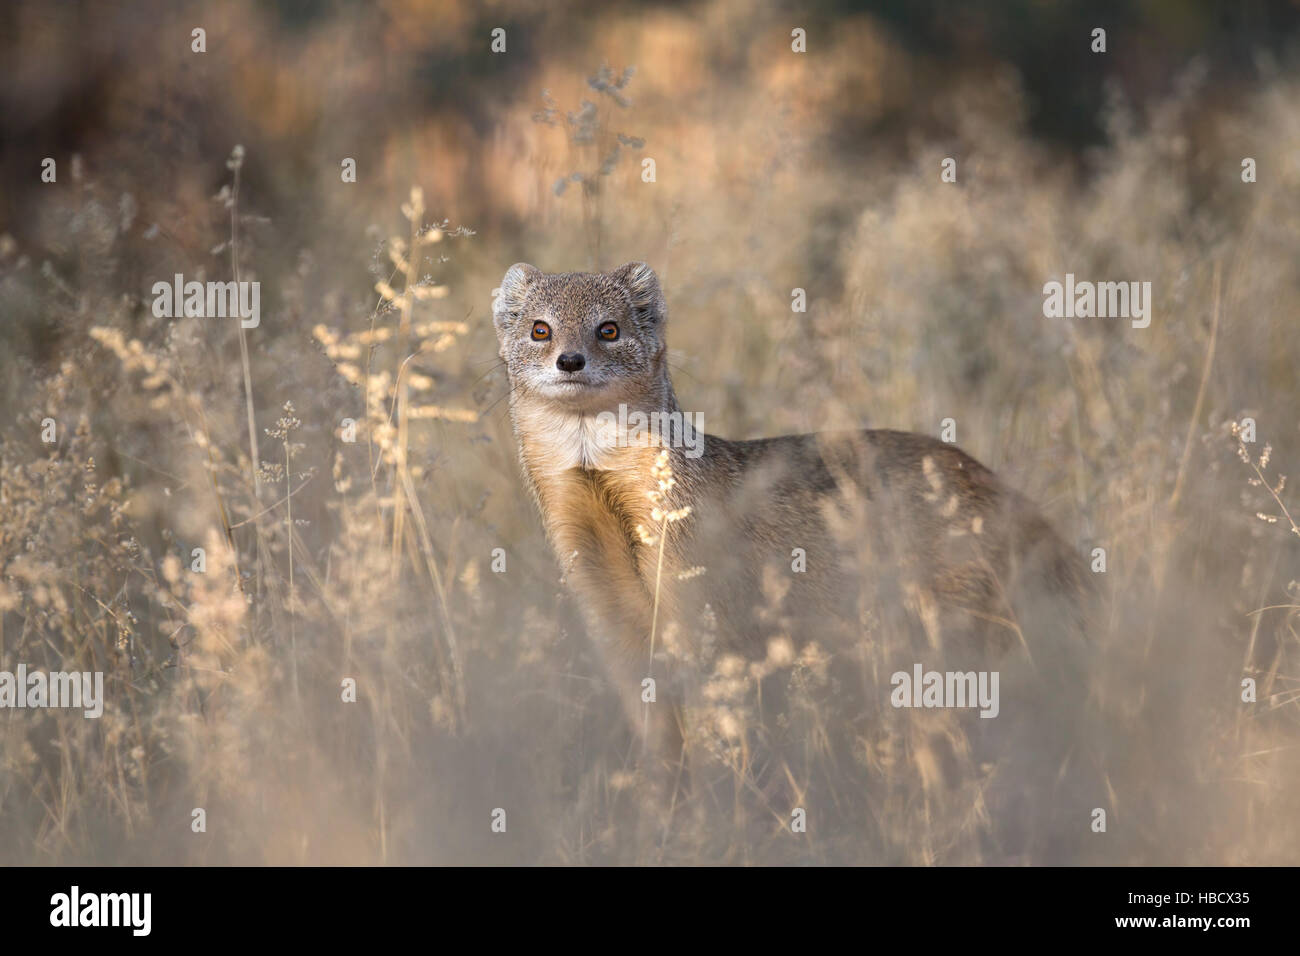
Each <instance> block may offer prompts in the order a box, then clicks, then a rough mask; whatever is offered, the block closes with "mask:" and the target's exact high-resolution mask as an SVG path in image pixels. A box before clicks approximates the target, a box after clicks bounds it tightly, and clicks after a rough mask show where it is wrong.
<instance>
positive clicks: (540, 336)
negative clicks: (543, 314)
mask: <svg viewBox="0 0 1300 956" xmlns="http://www.w3.org/2000/svg"><path fill="white" fill-rule="evenodd" d="M550 337H551V327H550V326H549V325H547V324H546V323H545V322H534V323H533V341H534V342H545V341H546V340H547V339H549V338H550Z"/></svg>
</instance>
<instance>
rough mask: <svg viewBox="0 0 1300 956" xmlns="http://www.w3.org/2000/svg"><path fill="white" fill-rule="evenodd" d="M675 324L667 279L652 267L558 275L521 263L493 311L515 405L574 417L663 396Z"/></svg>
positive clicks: (641, 265) (640, 265) (509, 273)
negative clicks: (668, 330) (669, 325)
mask: <svg viewBox="0 0 1300 956" xmlns="http://www.w3.org/2000/svg"><path fill="white" fill-rule="evenodd" d="M667 317H668V309H667V304H666V303H665V302H664V296H663V291H662V290H661V289H660V287H659V277H658V276H656V275H655V274H654V270H652V269H651V268H650V267H649V266H647V265H646V264H645V263H644V262H629V263H627V264H626V265H624V266H620V267H619V268H617V269H615V270H613V271H612V272H605V273H587V272H563V273H553V274H548V273H543V272H541V271H540V270H538V269H536V268H534V267H533V266H530V265H528V264H527V263H524V262H520V263H516V264H515V265H513V266H511V267H510V268H509V270H507V272H506V274H505V278H504V279H502V280H501V288H500V290H499V292H498V294H497V296H496V301H495V303H494V305H493V308H492V319H493V324H494V325H495V326H496V332H497V340H498V342H499V343H500V345H501V357H502V358H503V359H505V363H506V370H507V372H508V374H509V376H510V387H511V390H512V393H513V394H514V397H515V400H516V401H519V400H524V401H541V402H545V403H548V404H553V405H557V406H560V407H563V408H565V409H567V410H571V411H592V412H595V411H600V410H604V409H608V408H610V407H611V406H613V405H617V404H618V403H619V402H628V403H633V402H638V403H639V402H644V401H646V400H647V398H650V397H651V396H659V395H661V394H662V393H663V392H664V391H665V390H666V389H667V387H668V384H667V383H668V376H667V369H666V367H665V357H666V354H667V353H666V346H665V344H664V325H665V322H666V321H667ZM651 400H653V399H651Z"/></svg>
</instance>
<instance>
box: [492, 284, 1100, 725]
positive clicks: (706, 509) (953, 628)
mask: <svg viewBox="0 0 1300 956" xmlns="http://www.w3.org/2000/svg"><path fill="white" fill-rule="evenodd" d="M493 320H494V325H495V327H496V332H497V337H498V340H499V343H500V351H501V356H502V358H503V359H504V361H505V363H506V368H507V371H508V375H509V380H510V389H511V391H510V409H511V417H512V420H513V424H514V430H515V434H516V437H517V439H518V442H519V455H520V460H521V463H522V465H523V471H524V474H525V477H526V480H527V483H528V485H529V487H530V489H531V491H532V493H533V495H534V497H535V499H536V501H537V504H538V507H539V508H540V510H541V514H542V519H543V522H544V524H545V527H546V531H547V534H548V536H549V538H550V540H551V542H552V544H553V546H554V548H555V550H556V553H557V555H558V556H559V559H560V562H561V564H562V566H563V567H564V568H565V571H566V574H567V578H568V581H569V583H570V585H571V587H572V589H573V590H574V592H575V593H576V596H577V598H578V600H579V601H580V603H581V605H582V609H583V612H584V613H585V615H586V617H587V619H588V622H589V625H590V630H591V631H592V636H593V638H594V639H595V640H596V642H597V643H598V644H599V645H600V646H601V647H602V648H603V649H604V652H605V653H604V657H605V660H606V662H607V664H608V666H609V667H610V669H611V674H612V676H613V679H614V680H615V682H616V684H617V686H618V692H619V695H620V697H621V698H622V699H623V700H624V702H625V704H626V705H627V707H628V710H629V713H630V714H633V715H635V714H637V713H639V712H640V711H638V710H637V706H638V705H639V704H640V702H641V700H642V698H641V694H642V680H643V679H644V678H645V677H646V676H647V673H648V671H649V668H650V664H651V657H650V653H651V649H650V641H651V635H652V629H653V630H654V631H655V632H656V638H657V640H658V642H659V646H660V647H661V648H665V649H667V650H669V651H672V652H673V653H675V654H676V655H677V656H678V657H680V658H685V659H687V660H689V659H692V657H700V656H702V655H703V654H704V653H705V651H706V648H704V647H703V646H702V645H703V644H705V643H708V644H710V645H711V646H713V647H716V648H718V649H726V650H728V651H730V652H736V653H740V654H745V653H746V652H749V653H750V654H751V656H755V655H756V656H760V657H761V655H762V654H763V653H764V651H765V648H766V646H767V642H768V641H769V640H771V639H772V638H773V637H776V636H781V637H784V638H791V639H793V640H794V641H799V640H808V639H820V640H828V639H829V635H830V634H832V633H839V634H842V635H844V636H846V637H847V639H848V640H853V639H858V640H861V639H863V636H864V632H865V631H867V630H871V629H873V628H874V629H876V631H877V632H879V633H883V632H881V631H880V629H881V628H886V629H893V630H891V631H889V633H895V632H896V631H897V630H898V629H907V630H909V631H910V632H911V633H913V634H915V635H917V637H916V639H915V640H914V642H913V646H922V647H927V648H930V649H932V650H933V649H936V648H939V647H940V646H942V647H944V648H946V649H947V650H946V651H945V653H947V654H948V658H949V659H956V660H962V661H968V660H973V659H975V658H976V657H978V655H979V654H980V653H984V654H986V655H987V653H988V648H990V647H993V648H998V647H1002V648H1005V647H1007V646H1009V645H1011V644H1014V643H1017V642H1019V643H1021V644H1023V645H1028V644H1030V643H1032V642H1033V641H1035V640H1041V639H1042V637H1043V634H1042V631H1043V630H1044V629H1058V628H1063V627H1065V626H1067V625H1068V624H1070V623H1072V622H1073V619H1075V618H1078V617H1079V615H1080V614H1081V613H1082V612H1081V610H1080V608H1081V602H1080V601H1079V600H1078V597H1079V595H1081V594H1082V592H1083V591H1085V590H1086V584H1085V582H1084V580H1083V578H1084V574H1083V571H1082V569H1081V567H1080V562H1079V561H1078V559H1077V558H1076V556H1075V555H1074V554H1073V553H1072V552H1071V550H1070V549H1069V548H1068V547H1067V546H1066V545H1065V544H1064V543H1063V542H1062V541H1061V539H1060V538H1059V537H1058V536H1057V535H1056V533H1055V532H1054V531H1053V530H1052V529H1051V527H1050V526H1049V525H1048V523H1047V522H1046V521H1045V520H1044V519H1043V518H1042V517H1041V516H1040V515H1039V513H1038V512H1037V510H1036V509H1035V508H1034V507H1033V505H1032V504H1030V503H1029V502H1028V501H1027V500H1026V499H1024V498H1023V497H1021V496H1020V495H1018V494H1017V493H1016V492H1014V491H1011V490H1010V489H1008V488H1006V487H1005V486H1003V485H1002V484H1001V483H1000V482H999V481H998V480H997V478H996V477H995V476H994V475H993V473H992V472H990V471H989V470H988V469H987V468H985V467H984V466H983V465H981V464H980V463H979V462H977V461H975V460H974V459H973V458H971V457H970V456H968V455H967V454H965V453H964V452H962V451H960V450H959V449H958V448H956V447H955V446H953V445H951V444H945V443H943V442H941V441H939V440H937V439H933V438H928V437H925V436H923V435H918V434H911V433H904V432H897V431H887V430H866V431H859V432H850V433H829V434H813V435H789V436H784V437H780V438H765V439H757V440H752V441H728V440H725V439H721V438H716V437H714V436H712V435H707V434H703V433H702V432H699V431H698V430H697V429H696V428H695V426H694V424H693V422H694V417H693V416H691V415H683V414H682V410H681V409H680V407H679V405H678V402H677V398H676V396H675V394H674V392H673V387H672V383H671V381H670V380H669V375H668V364H667V348H666V344H665V324H666V321H667V306H666V303H665V300H664V295H663V292H662V290H661V288H660V283H659V279H658V277H657V276H656V275H655V273H654V272H653V271H652V270H651V269H650V268H649V267H648V266H647V265H645V264H644V263H639V262H632V263H628V264H627V265H624V266H622V267H620V268H618V269H615V270H613V271H612V272H608V273H604V274H587V273H563V274H544V273H542V272H540V271H539V270H538V269H536V268H534V267H533V266H530V265H527V264H524V263H519V264H516V265H514V266H511V267H510V269H509V270H508V271H507V272H506V274H505V278H504V279H503V280H502V282H501V287H500V290H499V291H498V293H497V296H496V301H495V304H494V308H493ZM646 423H650V424H652V425H653V424H658V425H659V426H666V431H667V432H668V434H664V433H663V432H664V430H665V428H664V427H661V428H659V429H658V430H657V432H658V433H657V434H655V433H654V432H655V431H656V429H653V428H650V429H647V428H645V427H643V426H644V425H645V424H646ZM674 429H675V431H674ZM647 432H651V434H647ZM661 447H666V448H667V449H668V455H669V457H668V461H669V464H670V467H671V470H672V473H673V476H674V482H675V483H674V484H673V485H672V486H671V488H669V489H668V490H667V492H666V493H665V495H664V496H663V500H662V501H661V502H659V510H655V509H656V502H654V501H652V500H651V497H650V496H649V495H648V492H651V491H654V490H655V489H656V479H655V477H654V475H653V474H652V470H653V468H654V465H655V461H656V457H657V456H658V454H659V453H660V451H661ZM673 511H676V512H678V514H677V515H675V516H674V517H681V520H678V521H675V522H673V523H671V524H668V525H667V526H666V537H665V541H664V554H663V562H662V565H661V564H660V561H659V556H660V549H659V546H658V542H657V541H656V540H655V539H656V536H657V535H658V534H659V533H660V532H661V531H662V530H664V528H665V526H664V522H663V520H662V519H663V515H664V513H665V512H673ZM647 532H648V533H647ZM701 568H702V569H703V571H702V572H701V571H700V570H699V569H701ZM1035 605H1038V606H1039V609H1040V610H1041V609H1043V608H1046V609H1047V610H1046V611H1045V612H1044V613H1040V614H1038V615H1037V617H1035V618H1034V620H1035V621H1036V622H1037V623H1035V624H1034V627H1035V628H1036V629H1037V631H1036V632H1035V633H1030V632H1029V628H1028V627H1027V625H1026V621H1027V620H1028V619H1029V618H1030V616H1031V615H1032V612H1033V610H1034V606H1035ZM967 651H968V652H969V653H966V652H967ZM954 654H955V658H954ZM963 655H964V656H963ZM981 659H986V658H981ZM900 664H901V665H902V666H907V667H910V666H911V664H910V663H907V662H900ZM659 710H660V712H663V711H665V708H659ZM637 722H638V724H639V723H640V720H639V719H638V721H637ZM650 734H651V736H652V737H655V738H656V739H655V741H652V746H653V745H656V744H658V743H662V742H663V741H664V740H665V739H667V738H669V737H671V735H672V728H671V727H669V726H667V721H666V719H664V720H660V721H659V722H658V723H657V724H656V725H655V727H654V728H653V729H651V730H650Z"/></svg>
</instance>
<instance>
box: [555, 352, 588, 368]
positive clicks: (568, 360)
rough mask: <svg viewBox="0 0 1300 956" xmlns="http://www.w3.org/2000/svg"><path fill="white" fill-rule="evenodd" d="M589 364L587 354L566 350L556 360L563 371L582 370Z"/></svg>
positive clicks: (556, 365) (557, 366)
mask: <svg viewBox="0 0 1300 956" xmlns="http://www.w3.org/2000/svg"><path fill="white" fill-rule="evenodd" d="M586 364H587V356H585V355H583V354H582V353H581V352H564V353H562V354H561V355H560V357H559V358H557V359H556V360H555V367H556V368H558V369H559V370H560V371H561V372H581V371H582V369H583V368H584V367H585V366H586Z"/></svg>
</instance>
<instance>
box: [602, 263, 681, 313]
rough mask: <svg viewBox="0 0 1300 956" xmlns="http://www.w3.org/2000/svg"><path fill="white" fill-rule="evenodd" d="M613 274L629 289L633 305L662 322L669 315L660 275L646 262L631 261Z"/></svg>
mask: <svg viewBox="0 0 1300 956" xmlns="http://www.w3.org/2000/svg"><path fill="white" fill-rule="evenodd" d="M611 275H612V276H613V277H614V279H616V280H617V281H618V282H619V283H620V284H621V285H622V286H623V288H625V289H627V293H628V297H629V298H630V299H631V300H632V307H633V308H634V309H636V310H638V311H641V312H644V313H646V314H648V315H649V316H650V317H652V318H653V319H654V320H655V321H656V322H662V321H663V320H664V319H665V318H667V316H668V303H667V302H665V301H664V293H663V289H661V288H660V286H659V277H658V276H657V275H655V271H654V270H653V269H651V268H650V267H649V266H648V265H646V264H645V263H644V262H629V263H627V264H626V265H622V266H619V267H618V268H617V269H615V270H614V271H613V272H612V273H611Z"/></svg>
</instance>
